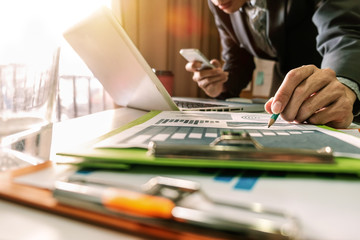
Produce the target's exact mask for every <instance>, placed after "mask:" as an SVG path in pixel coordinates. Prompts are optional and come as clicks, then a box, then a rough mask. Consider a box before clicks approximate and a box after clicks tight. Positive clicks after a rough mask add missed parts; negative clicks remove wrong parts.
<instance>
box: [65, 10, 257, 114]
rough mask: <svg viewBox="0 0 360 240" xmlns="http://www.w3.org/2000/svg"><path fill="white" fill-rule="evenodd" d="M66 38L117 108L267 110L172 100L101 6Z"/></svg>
mask: <svg viewBox="0 0 360 240" xmlns="http://www.w3.org/2000/svg"><path fill="white" fill-rule="evenodd" d="M64 38H65V39H66V40H67V42H68V43H69V44H70V45H71V46H72V48H73V49H74V50H75V51H76V52H77V54H78V55H79V56H80V57H81V58H82V60H83V61H84V62H85V63H86V65H87V66H88V67H89V69H90V70H91V71H92V73H93V74H94V76H95V77H96V78H97V79H98V80H99V81H100V82H101V84H102V85H103V86H104V88H105V90H106V91H107V92H108V93H109V94H110V96H111V97H112V98H113V100H114V101H115V103H116V104H118V105H121V106H126V107H130V108H135V109H140V110H148V111H150V110H161V111H166V110H203V111H246V112H261V111H264V105H263V104H255V103H233V102H227V101H221V100H215V99H193V98H181V97H177V98H176V99H172V98H171V96H170V95H169V94H168V92H167V91H166V89H165V87H164V86H163V85H162V83H161V82H160V80H159V79H158V78H157V76H156V74H155V73H154V72H153V70H152V68H151V67H150V66H149V64H148V63H147V62H146V60H145V59H144V57H143V56H142V55H141V53H140V52H139V50H138V49H137V48H136V46H135V45H134V44H133V42H132V41H131V39H130V38H129V36H128V35H127V33H126V32H125V30H124V29H123V28H122V26H121V24H120V22H119V21H118V19H117V18H116V17H115V16H114V14H113V13H112V11H111V10H110V9H108V8H107V7H101V8H100V9H99V10H97V11H96V12H94V13H93V14H92V15H90V16H89V17H87V18H86V19H84V20H83V21H81V22H79V23H78V24H76V25H75V26H73V27H72V28H70V29H68V30H67V31H66V32H65V33H64ZM158 47H161V46H158ZM174 100H175V101H176V103H175V101H174ZM184 102H185V103H189V104H188V105H187V107H186V106H178V105H177V104H183V103H184ZM189 105H190V106H189Z"/></svg>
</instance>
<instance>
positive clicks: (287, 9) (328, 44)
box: [208, 0, 360, 98]
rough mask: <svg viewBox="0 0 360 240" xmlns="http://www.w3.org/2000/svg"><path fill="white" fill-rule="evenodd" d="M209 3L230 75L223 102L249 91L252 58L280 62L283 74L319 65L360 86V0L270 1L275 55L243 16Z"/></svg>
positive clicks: (270, 38) (269, 26) (252, 67)
mask: <svg viewBox="0 0 360 240" xmlns="http://www.w3.org/2000/svg"><path fill="white" fill-rule="evenodd" d="M208 3H209V7H210V10H211V12H212V13H213V15H214V18H215V22H216V25H217V27H218V30H219V34H220V37H221V44H222V57H223V60H224V61H225V65H224V70H226V71H229V80H228V82H227V83H226V88H227V90H228V91H227V93H226V94H223V95H222V97H223V98H224V97H230V96H238V95H239V93H240V91H241V90H242V89H243V88H245V87H246V86H247V84H248V83H249V81H250V80H251V77H252V72H253V70H254V68H255V65H254V62H253V56H256V57H259V58H263V59H272V60H275V61H277V63H278V67H279V68H278V69H279V70H280V72H281V74H283V75H285V74H286V73H287V72H288V71H289V70H291V69H293V68H296V67H299V66H302V65H307V64H314V65H316V66H317V67H319V68H331V69H333V70H335V72H336V73H337V76H338V77H345V78H348V79H350V80H353V81H355V82H357V84H360V2H359V0H326V1H320V0H267V9H268V14H269V15H268V23H267V24H268V32H269V34H268V38H269V40H270V42H271V44H272V46H273V47H274V48H275V49H276V56H271V55H270V54H269V53H267V52H266V51H263V50H261V47H259V46H258V45H257V41H256V37H255V35H254V32H253V30H252V28H251V27H249V23H248V19H247V15H246V14H245V12H244V11H241V9H240V11H237V12H236V13H233V14H226V13H224V12H223V11H222V10H220V9H219V8H217V7H216V6H214V5H213V4H212V2H211V0H208ZM246 7H249V6H248V5H245V6H244V7H243V8H246Z"/></svg>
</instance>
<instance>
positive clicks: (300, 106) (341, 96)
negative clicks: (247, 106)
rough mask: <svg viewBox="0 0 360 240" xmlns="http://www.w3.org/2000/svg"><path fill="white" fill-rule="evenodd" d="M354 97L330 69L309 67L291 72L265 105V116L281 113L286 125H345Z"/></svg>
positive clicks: (349, 115) (348, 121)
mask: <svg viewBox="0 0 360 240" xmlns="http://www.w3.org/2000/svg"><path fill="white" fill-rule="evenodd" d="M355 99H356V96H355V93H354V92H352V90H351V89H349V88H348V87H346V86H345V85H343V84H342V83H340V82H339V81H338V80H337V78H336V73H335V72H334V71H333V70H331V69H318V68H316V67H315V66H313V65H308V66H303V67H300V68H296V69H293V70H291V71H290V72H289V73H288V74H287V75H286V77H285V79H284V82H283V84H282V85H281V86H280V88H279V89H278V91H277V93H276V94H275V96H274V97H273V98H271V99H270V100H269V101H268V102H267V103H266V104H265V110H266V111H267V112H269V113H281V117H282V118H283V119H284V120H286V121H289V122H292V121H296V122H308V123H311V124H326V125H329V126H332V127H336V128H343V127H347V126H349V124H350V123H351V122H352V120H353V114H352V108H353V104H354V102H355Z"/></svg>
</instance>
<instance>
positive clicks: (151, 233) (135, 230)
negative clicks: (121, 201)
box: [0, 161, 234, 240]
mask: <svg viewBox="0 0 360 240" xmlns="http://www.w3.org/2000/svg"><path fill="white" fill-rule="evenodd" d="M50 167H55V166H54V165H53V163H52V162H51V161H47V162H45V163H43V164H39V165H35V166H30V167H25V168H22V169H18V170H14V171H12V172H3V173H0V175H1V178H2V181H1V183H0V198H1V199H3V200H8V201H11V202H13V203H17V204H20V205H23V206H27V207H31V208H35V209H38V210H41V211H45V212H48V213H53V214H56V215H61V216H65V217H68V218H71V219H74V220H78V221H83V222H87V223H90V224H95V225H97V226H101V227H105V228H110V229H113V230H116V231H120V232H127V233H130V234H133V235H134V236H141V237H148V238H150V239H169V240H170V239H171V240H172V239H184V240H192V239H199V240H220V239H234V235H231V234H228V233H226V232H219V231H212V230H211V229H208V228H204V229H202V228H199V227H196V228H179V227H178V228H174V227H172V226H171V225H170V226H168V225H158V224H156V225H155V224H152V223H151V222H146V221H144V222H141V221H138V220H134V219H129V218H125V217H120V216H118V215H117V216H114V215H109V214H104V213H101V212H99V211H96V208H94V209H93V210H89V209H86V208H78V207H74V206H71V205H64V204H61V203H60V202H59V201H58V200H57V199H55V198H54V197H53V194H52V191H50V190H48V189H43V188H36V187H32V186H28V185H22V184H18V183H15V182H13V179H14V178H15V177H18V176H21V175H26V174H29V173H32V172H36V171H40V170H43V169H45V168H50Z"/></svg>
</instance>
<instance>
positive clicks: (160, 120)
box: [95, 111, 360, 159]
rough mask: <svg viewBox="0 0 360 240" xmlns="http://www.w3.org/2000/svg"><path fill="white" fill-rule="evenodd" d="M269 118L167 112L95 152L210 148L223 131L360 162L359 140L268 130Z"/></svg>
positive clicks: (279, 126) (299, 127)
mask: <svg viewBox="0 0 360 240" xmlns="http://www.w3.org/2000/svg"><path fill="white" fill-rule="evenodd" d="M269 117H270V115H269V114H263V113H230V112H226V113H220V112H179V111H164V112H161V113H159V114H157V115H156V116H154V117H153V118H151V119H149V120H147V121H145V122H144V123H142V124H139V125H136V126H134V127H132V128H129V129H127V130H125V131H123V132H121V133H118V134H115V135H113V136H112V137H109V138H107V139H105V140H104V141H101V142H99V143H98V144H96V145H95V148H130V147H137V148H147V147H148V144H149V143H150V142H151V141H156V142H158V143H159V142H160V143H161V142H164V143H166V144H175V145H180V144H181V145H185V144H190V145H208V144H210V143H211V142H213V141H214V140H215V139H216V138H217V137H219V136H220V134H221V132H223V131H234V132H236V131H246V132H247V133H248V134H249V135H250V136H251V137H252V138H253V139H255V140H256V141H257V142H259V143H260V144H261V145H263V146H265V147H269V148H292V149H294V148H295V149H315V150H317V149H321V148H323V147H328V146H329V147H331V148H332V150H333V154H334V156H336V157H350V158H359V159H360V140H359V139H358V138H356V137H354V136H350V135H347V134H344V133H341V132H337V131H333V130H330V129H327V128H323V127H318V126H315V125H310V124H297V123H288V122H286V121H284V120H283V119H281V117H279V118H278V120H277V121H276V123H275V124H274V125H273V126H272V127H271V128H268V127H267V123H268V120H269Z"/></svg>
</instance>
